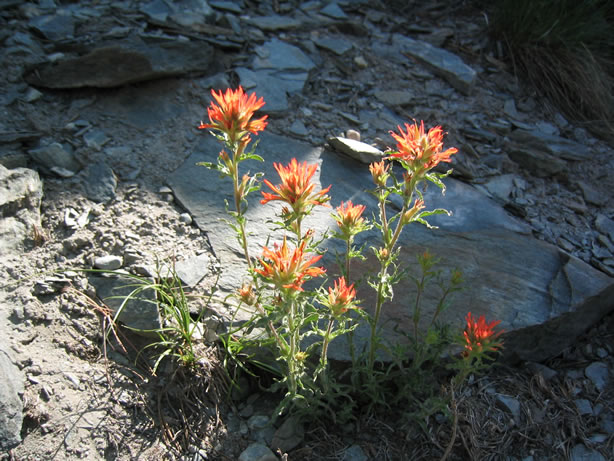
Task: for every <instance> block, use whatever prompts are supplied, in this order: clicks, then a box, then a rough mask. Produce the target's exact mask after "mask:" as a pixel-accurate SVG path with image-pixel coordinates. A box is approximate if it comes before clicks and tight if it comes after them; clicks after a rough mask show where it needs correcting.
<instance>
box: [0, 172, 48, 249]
mask: <svg viewBox="0 0 614 461" xmlns="http://www.w3.org/2000/svg"><path fill="white" fill-rule="evenodd" d="M42 198H43V183H42V182H41V180H40V178H39V176H38V173H37V172H36V171H34V170H30V169H28V168H15V169H12V170H10V169H8V168H6V167H4V166H2V165H0V250H2V252H3V253H4V252H5V251H7V252H8V251H13V250H18V249H20V248H21V247H22V246H23V243H24V242H25V241H26V240H27V239H28V238H31V237H32V235H33V232H34V228H35V227H36V226H38V227H40V225H41V223H40V205H41V200H42Z"/></svg>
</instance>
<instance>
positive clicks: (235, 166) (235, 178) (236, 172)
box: [232, 143, 253, 270]
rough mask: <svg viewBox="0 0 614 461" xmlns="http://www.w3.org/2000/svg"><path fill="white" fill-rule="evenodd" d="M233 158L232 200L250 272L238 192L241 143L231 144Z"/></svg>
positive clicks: (250, 267)
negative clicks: (233, 200)
mask: <svg viewBox="0 0 614 461" xmlns="http://www.w3.org/2000/svg"><path fill="white" fill-rule="evenodd" d="M232 147H233V149H232V152H233V158H232V166H233V170H232V173H233V186H234V199H235V209H236V211H237V223H238V224H239V232H240V234H241V244H242V246H243V254H244V255H245V260H246V261H247V267H248V268H249V269H250V270H251V269H253V266H252V259H251V258H250V257H249V250H248V247H247V235H246V234H245V220H244V219H243V210H242V209H241V201H242V200H243V197H242V195H241V192H240V188H239V184H240V183H239V161H238V159H239V158H240V157H241V154H242V153H243V152H242V151H243V146H242V145H241V143H239V145H238V146H236V145H235V144H234V143H233V146H232Z"/></svg>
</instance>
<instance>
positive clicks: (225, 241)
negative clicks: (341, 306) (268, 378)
mask: <svg viewBox="0 0 614 461" xmlns="http://www.w3.org/2000/svg"><path fill="white" fill-rule="evenodd" d="M258 138H260V144H259V145H258V149H257V152H258V153H260V154H261V155H262V156H263V157H264V158H265V160H266V161H265V163H258V162H252V163H247V162H246V164H242V165H241V168H242V171H241V173H243V172H246V171H247V170H250V171H251V172H252V173H254V172H256V171H264V172H265V178H268V179H269V180H270V181H271V182H272V183H273V184H277V183H278V182H279V178H278V176H277V173H276V172H275V171H274V169H273V162H281V163H283V164H287V163H288V162H289V160H290V158H291V157H293V156H295V157H296V158H297V160H298V161H307V162H308V163H310V164H312V163H316V164H318V165H319V168H318V170H317V171H316V173H315V175H314V178H313V180H314V181H315V183H316V184H317V186H316V187H327V186H328V185H330V184H332V188H331V191H330V196H331V204H332V206H333V207H336V206H338V205H339V204H340V202H341V201H347V200H348V199H351V200H352V201H353V202H354V203H362V204H364V205H366V207H367V210H366V212H365V215H366V216H371V215H372V213H375V212H376V207H377V203H376V200H375V198H374V197H373V196H372V195H371V194H369V193H367V192H366V190H367V189H371V188H372V179H371V175H370V173H369V170H368V167H367V165H364V164H360V163H358V162H347V159H344V158H342V157H340V156H339V155H337V154H335V153H332V152H327V151H325V150H323V149H322V148H320V147H314V146H311V145H309V144H306V143H303V142H299V141H296V140H293V139H289V138H284V137H281V136H277V135H273V134H269V133H263V134H262V135H260V136H258ZM219 150H220V145H219V144H218V143H217V141H216V140H215V139H214V138H213V137H211V136H205V137H203V138H202V140H201V141H200V142H199V144H198V146H197V147H196V148H195V150H194V153H193V154H192V155H191V156H190V157H189V158H188V159H187V160H186V162H185V163H184V164H183V165H182V166H181V167H180V168H178V169H177V170H176V171H175V172H174V173H172V174H171V175H170V176H169V185H170V186H171V187H172V189H173V191H174V193H175V197H176V199H177V200H178V201H179V203H181V204H182V205H183V206H184V207H185V208H186V209H187V210H189V212H190V213H191V214H192V216H193V217H194V220H195V223H196V224H197V225H198V227H199V228H201V229H203V230H204V231H206V232H207V234H208V236H209V239H210V241H211V244H212V246H213V249H214V251H215V254H216V256H217V257H218V258H219V259H220V260H221V267H222V275H221V279H220V287H221V288H222V289H224V290H225V291H232V290H236V289H237V288H239V287H240V286H241V283H242V282H243V280H244V278H245V273H246V272H245V263H244V262H243V258H242V251H241V248H240V246H239V244H238V243H237V241H236V238H235V235H234V233H233V231H232V230H231V229H230V228H229V227H228V226H227V224H225V223H224V222H222V221H221V219H228V216H227V215H226V213H225V210H224V199H227V200H228V201H229V203H232V197H231V187H230V183H229V181H228V179H227V178H226V179H220V178H219V177H218V175H217V174H216V173H215V172H212V171H209V170H207V169H205V168H196V167H195V164H196V163H197V162H202V161H215V158H216V157H217V155H218V153H219ZM445 183H446V186H447V191H446V196H445V197H442V195H441V193H440V191H439V190H438V189H436V188H435V187H434V186H431V187H429V189H428V190H427V191H426V194H425V199H426V203H427V206H428V208H429V209H433V208H438V207H445V208H447V209H449V210H451V211H452V213H453V216H450V217H448V216H436V217H432V219H430V222H431V224H433V225H437V226H439V229H436V230H429V229H427V228H426V227H424V226H422V225H420V224H417V223H416V224H413V225H411V226H409V227H408V228H406V230H405V232H404V234H403V235H402V239H401V241H400V244H401V253H400V262H401V263H402V264H404V265H405V266H406V267H408V268H409V269H410V272H412V273H413V274H414V275H417V273H416V271H415V270H414V268H415V267H416V255H417V254H420V253H422V252H423V251H424V250H425V249H429V250H430V251H431V252H432V253H433V254H434V255H435V256H437V257H441V258H442V262H441V263H440V265H439V268H440V269H442V270H443V271H444V272H446V271H449V270H452V269H454V268H459V269H461V270H462V272H463V276H464V279H465V285H464V286H465V287H466V289H465V290H464V291H462V292H460V293H456V294H455V297H454V299H453V302H452V303H451V307H450V308H449V309H448V310H447V311H445V312H444V314H442V317H440V320H441V321H442V322H448V323H451V324H452V325H457V326H458V328H459V329H461V328H463V325H464V318H465V316H466V315H467V312H468V311H471V312H472V313H473V314H474V315H482V314H484V315H485V316H486V318H487V319H488V320H495V319H498V320H501V325H500V326H501V328H503V329H505V330H506V332H507V334H506V336H505V342H506V347H505V354H506V355H507V356H508V357H510V358H512V359H522V360H532V361H539V360H542V359H545V358H547V357H551V356H553V355H556V354H558V353H560V351H561V350H562V349H564V348H565V347H566V346H567V345H568V344H570V343H571V342H572V341H573V340H574V338H575V337H577V336H578V335H579V334H581V333H582V332H584V331H585V330H586V329H588V328H589V327H590V326H592V325H594V324H595V323H596V322H597V321H599V319H600V318H601V317H602V316H603V315H605V314H606V313H607V312H609V311H611V310H612V309H613V308H614V302H613V301H612V300H614V284H613V279H611V278H609V277H607V276H606V275H605V274H603V273H602V272H600V271H598V270H596V269H594V268H593V267H591V266H589V265H588V264H586V263H584V262H582V261H580V260H579V259H576V258H574V257H571V256H569V255H567V254H565V253H563V252H561V251H560V250H559V249H558V248H556V247H554V246H553V245H550V244H547V243H545V242H543V241H539V240H536V239H534V238H533V237H532V236H531V231H530V228H529V227H528V226H527V225H526V224H525V223H524V222H521V221H519V220H517V219H515V218H513V217H512V216H510V215H508V214H507V213H506V212H505V210H504V209H503V208H502V207H501V206H499V205H498V204H496V203H495V202H494V201H493V200H491V199H489V198H488V197H486V196H485V195H484V194H482V193H481V192H479V191H478V190H476V189H475V188H473V187H471V186H469V185H466V184H464V183H462V182H459V181H456V180H453V179H451V178H447V179H446V180H445ZM265 187H266V186H265ZM259 200H260V194H254V195H253V196H251V197H250V200H249V209H248V212H247V219H248V222H247V231H248V232H250V233H251V234H252V235H251V238H250V242H249V243H250V246H249V251H250V253H251V255H252V257H254V258H256V257H260V256H261V254H262V247H263V245H264V244H265V242H266V237H267V236H268V235H269V230H268V226H266V225H265V222H266V220H267V219H271V218H273V217H274V216H275V213H277V212H279V210H280V208H281V204H280V203H278V202H270V203H268V204H267V205H260V203H259ZM391 206H394V203H393V204H392V205H391ZM331 211H332V210H331V209H330V208H324V207H316V208H315V209H314V212H313V214H312V215H311V216H310V217H309V218H307V219H306V220H305V222H304V226H308V227H311V228H314V229H315V230H316V234H317V235H319V234H320V233H322V232H324V231H325V230H326V229H328V228H332V227H334V226H335V223H334V220H333V219H332V218H331V217H330V213H331ZM393 211H394V210H393V209H391V210H390V213H392V212H393ZM271 239H272V240H271V241H279V240H280V239H281V235H280V234H273V235H272V237H271ZM378 241H379V235H378V234H377V232H376V231H375V230H371V231H369V232H365V233H363V234H359V235H358V236H357V240H356V244H357V245H358V246H360V245H362V244H363V243H367V244H373V243H374V242H378ZM324 247H326V248H327V249H328V252H327V254H326V256H325V258H324V259H323V260H322V261H323V264H324V265H325V266H326V267H327V268H328V275H329V277H331V278H332V277H335V276H336V274H337V273H338V270H337V267H336V263H335V261H334V259H335V258H334V254H335V252H336V251H338V252H339V253H341V252H342V251H343V244H342V242H341V241H338V240H336V239H329V240H326V241H325V242H324ZM369 254H370V251H367V252H366V255H367V256H368V257H367V260H366V261H365V262H364V263H361V264H355V265H354V266H353V269H352V271H353V276H352V278H353V280H358V279H359V278H360V277H363V276H366V275H368V274H373V272H374V270H375V268H377V267H378V263H377V262H376V261H375V260H374V257H373V256H369ZM372 291H373V290H371V289H370V288H369V287H368V286H366V284H363V285H361V286H360V287H359V289H358V298H359V299H361V300H362V302H361V304H360V305H361V306H363V307H364V308H365V309H368V310H370V309H372V306H374V293H373V292H372ZM436 292H437V288H436V287H433V289H432V290H430V291H429V296H426V299H425V300H424V304H423V312H424V316H423V319H424V323H426V322H427V321H430V317H429V313H432V309H434V307H435V303H436V301H437V299H438V295H436ZM414 293H415V290H414V284H413V282H412V281H410V280H404V281H402V282H401V283H400V284H398V285H397V286H396V287H395V297H394V299H393V301H392V302H389V303H387V304H385V305H384V308H383V311H382V321H381V325H382V327H383V328H384V332H383V333H382V334H383V337H385V338H388V339H391V340H393V341H397V340H398V341H402V340H403V337H402V336H399V335H398V334H397V333H395V331H394V327H396V326H398V327H399V328H401V329H404V330H405V331H410V325H411V316H412V312H413V311H412V307H411V306H412V303H413V301H414V296H415V295H414ZM367 335H368V331H366V328H359V329H358V330H357V332H356V336H357V338H358V340H359V341H360V338H361V337H362V338H363V339H364V338H365V337H366V336H367ZM344 343H345V342H344V341H338V342H336V343H335V344H334V345H333V347H331V350H330V352H331V356H333V358H339V359H343V358H344V357H346V355H345V352H344V348H345V346H344Z"/></svg>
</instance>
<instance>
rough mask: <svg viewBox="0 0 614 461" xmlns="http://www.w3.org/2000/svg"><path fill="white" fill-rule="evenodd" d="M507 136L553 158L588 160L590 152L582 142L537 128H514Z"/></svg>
mask: <svg viewBox="0 0 614 461" xmlns="http://www.w3.org/2000/svg"><path fill="white" fill-rule="evenodd" d="M509 137H510V140H511V141H512V142H515V143H516V144H518V145H522V146H526V147H529V148H533V149H535V150H538V151H541V152H545V153H547V154H549V155H551V156H553V157H554V158H561V159H565V160H571V161H580V160H589V159H590V158H591V154H592V152H591V149H590V148H589V147H587V146H585V145H584V144H580V143H577V142H575V141H572V140H570V139H566V138H562V137H561V136H556V135H553V134H548V133H544V132H542V131H538V130H531V131H529V130H514V131H512V132H511V133H510V135H509Z"/></svg>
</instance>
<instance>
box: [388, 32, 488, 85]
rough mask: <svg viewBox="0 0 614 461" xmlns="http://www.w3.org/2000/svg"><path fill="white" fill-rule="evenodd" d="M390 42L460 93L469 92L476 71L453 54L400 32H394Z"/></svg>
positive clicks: (475, 76)
mask: <svg viewBox="0 0 614 461" xmlns="http://www.w3.org/2000/svg"><path fill="white" fill-rule="evenodd" d="M392 43H393V45H395V46H396V47H398V49H399V50H400V51H401V53H406V54H408V55H410V56H411V57H413V58H415V59H417V60H418V61H419V62H420V63H422V64H424V65H425V66H427V67H428V68H429V69H431V70H432V71H433V72H434V73H436V74H437V75H439V76H440V77H442V78H444V79H445V80H447V81H448V83H449V84H450V85H452V86H453V87H454V88H456V89H457V90H458V91H460V92H461V93H463V94H465V95H469V94H471V91H472V88H473V85H474V84H475V80H476V78H477V72H476V71H475V70H474V69H472V68H471V67H469V66H468V65H467V64H465V63H464V62H463V60H462V59H461V58H459V57H458V56H456V55H455V54H452V53H450V52H449V51H446V50H444V49H442V48H437V47H434V46H433V45H431V44H430V43H427V42H423V41H421V40H414V39H411V38H409V37H405V36H404V35H401V34H394V35H393V36H392Z"/></svg>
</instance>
